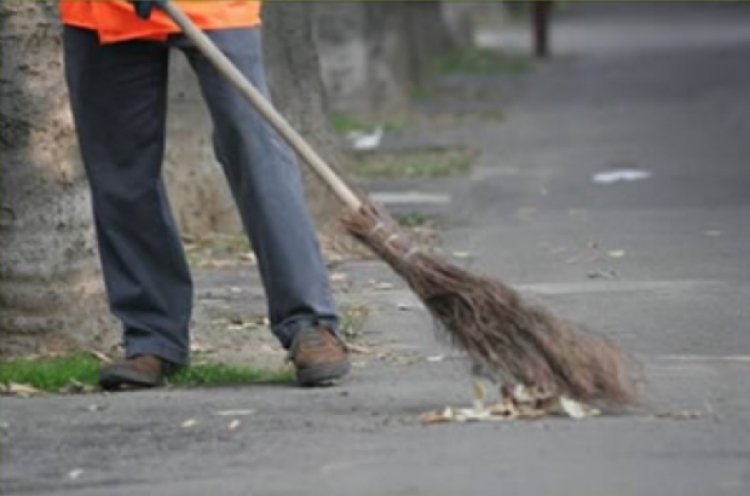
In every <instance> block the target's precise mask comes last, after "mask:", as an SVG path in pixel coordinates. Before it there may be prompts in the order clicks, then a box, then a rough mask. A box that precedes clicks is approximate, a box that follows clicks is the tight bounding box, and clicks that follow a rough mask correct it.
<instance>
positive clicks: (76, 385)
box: [63, 379, 94, 394]
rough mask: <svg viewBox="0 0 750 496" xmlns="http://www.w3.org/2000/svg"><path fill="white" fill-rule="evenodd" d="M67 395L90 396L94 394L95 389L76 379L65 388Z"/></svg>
mask: <svg viewBox="0 0 750 496" xmlns="http://www.w3.org/2000/svg"><path fill="white" fill-rule="evenodd" d="M63 392H64V393H65V394H88V393H93V392H94V387H93V386H89V385H88V384H84V383H82V382H80V381H77V380H75V379H71V380H70V381H68V385H67V386H65V388H63Z"/></svg>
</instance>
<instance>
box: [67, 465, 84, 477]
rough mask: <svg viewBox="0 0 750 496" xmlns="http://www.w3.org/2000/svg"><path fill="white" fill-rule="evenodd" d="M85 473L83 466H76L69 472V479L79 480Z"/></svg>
mask: <svg viewBox="0 0 750 496" xmlns="http://www.w3.org/2000/svg"><path fill="white" fill-rule="evenodd" d="M82 475H83V469H82V468H74V469H73V470H71V471H70V472H68V479H70V480H78V479H80V478H81V476H82Z"/></svg>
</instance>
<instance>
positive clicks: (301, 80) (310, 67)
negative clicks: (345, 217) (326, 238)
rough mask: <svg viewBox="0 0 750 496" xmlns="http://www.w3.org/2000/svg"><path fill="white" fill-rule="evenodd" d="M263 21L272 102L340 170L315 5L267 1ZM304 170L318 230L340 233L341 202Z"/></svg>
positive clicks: (341, 155)
mask: <svg viewBox="0 0 750 496" xmlns="http://www.w3.org/2000/svg"><path fill="white" fill-rule="evenodd" d="M263 18H264V28H263V29H264V31H263V41H264V57H265V63H266V68H267V74H268V80H269V86H270V89H271V96H272V100H273V102H274V104H275V105H276V107H277V108H278V109H279V111H280V112H281V113H282V114H283V115H284V117H286V118H287V119H288V120H289V123H290V124H291V125H292V126H293V127H294V128H295V129H296V130H297V131H298V132H299V133H300V134H301V135H302V136H303V137H304V138H305V139H306V140H307V141H309V142H310V144H311V145H312V147H313V148H315V150H316V151H317V152H318V153H319V154H320V155H321V157H323V158H324V159H325V160H326V161H327V162H329V163H330V164H331V165H332V166H334V167H337V166H339V165H340V164H342V163H343V160H344V154H343V152H342V150H341V148H340V146H339V143H338V140H337V137H336V135H335V134H334V132H333V130H332V128H331V125H330V122H329V119H328V111H327V102H326V100H325V93H324V89H323V84H322V81H321V75H320V63H319V60H318V53H317V49H316V44H315V38H314V35H313V24H312V6H311V5H310V4H309V3H308V2H269V3H266V4H265V5H264V7H263ZM300 166H301V167H302V172H303V176H304V180H305V186H306V189H307V194H308V199H309V202H310V207H311V209H312V212H313V216H314V217H315V220H316V222H317V226H318V229H319V230H320V231H322V232H324V233H326V234H336V233H338V232H339V230H338V225H337V222H336V221H337V216H338V213H339V212H340V205H339V202H338V200H337V199H336V198H335V197H334V196H333V195H332V194H331V193H330V190H329V189H328V188H327V187H326V186H325V185H324V184H323V183H322V182H321V181H320V180H319V179H318V178H317V176H315V175H314V174H313V173H312V172H311V171H310V170H309V168H308V167H307V166H306V165H305V164H302V163H301V164H300ZM339 172H340V171H339Z"/></svg>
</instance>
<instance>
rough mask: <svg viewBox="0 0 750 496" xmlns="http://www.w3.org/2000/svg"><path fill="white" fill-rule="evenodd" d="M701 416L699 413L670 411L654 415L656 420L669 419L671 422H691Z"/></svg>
mask: <svg viewBox="0 0 750 496" xmlns="http://www.w3.org/2000/svg"><path fill="white" fill-rule="evenodd" d="M702 416H703V414H702V413H701V412H699V411H690V410H672V411H666V412H657V413H656V417H658V418H669V419H672V420H691V419H697V418H701V417H702Z"/></svg>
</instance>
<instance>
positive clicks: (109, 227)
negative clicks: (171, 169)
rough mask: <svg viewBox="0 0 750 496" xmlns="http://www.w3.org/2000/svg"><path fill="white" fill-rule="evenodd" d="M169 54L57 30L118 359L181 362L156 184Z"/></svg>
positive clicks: (165, 212)
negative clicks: (121, 352) (118, 342)
mask: <svg viewBox="0 0 750 496" xmlns="http://www.w3.org/2000/svg"><path fill="white" fill-rule="evenodd" d="M168 50H169V49H168V48H167V47H166V46H165V45H163V44H158V43H151V42H141V41H136V42H125V43H116V44H111V45H100V44H99V42H98V39H97V35H96V34H95V33H94V32H93V31H88V30H83V29H78V28H72V27H66V28H65V31H64V54H65V69H66V79H67V84H68V88H69V92H70V102H71V108H72V112H73V117H74V120H75V126H76V131H77V134H78V140H79V147H80V151H81V155H82V157H83V163H84V165H85V169H86V173H87V176H88V179H89V184H90V187H91V197H92V208H93V214H94V221H95V227H96V235H97V240H98V246H99V255H100V258H101V262H102V269H103V273H104V280H105V284H106V289H107V295H108V298H109V303H110V308H111V310H112V313H113V314H114V315H115V316H116V317H117V318H118V319H120V320H121V321H122V323H123V328H124V340H125V349H126V353H127V357H129V358H132V357H135V356H139V355H154V356H157V357H159V358H161V359H164V360H167V361H169V362H171V363H173V364H176V365H181V364H186V363H187V361H188V358H189V357H188V352H189V343H188V341H189V332H188V324H189V321H190V316H191V305H192V281H191V277H190V273H189V270H188V265H187V262H186V259H185V255H184V252H183V247H182V243H181V241H180V238H179V236H178V232H177V228H176V227H175V222H174V220H173V218H172V213H171V209H170V206H169V203H168V200H167V197H166V194H165V188H164V184H163V182H162V179H161V167H162V160H163V155H164V140H165V121H166V102H167V70H168V55H169V51H168Z"/></svg>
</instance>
